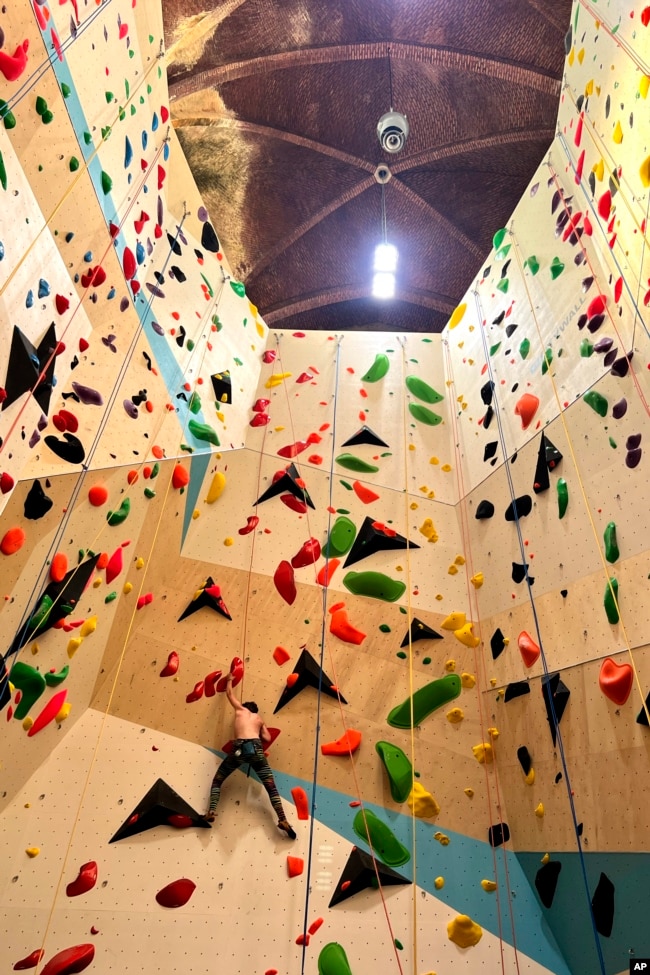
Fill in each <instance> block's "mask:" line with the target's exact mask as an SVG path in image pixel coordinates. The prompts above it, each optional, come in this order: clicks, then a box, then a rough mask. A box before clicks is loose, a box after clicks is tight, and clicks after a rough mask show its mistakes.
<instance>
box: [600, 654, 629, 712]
mask: <svg viewBox="0 0 650 975" xmlns="http://www.w3.org/2000/svg"><path fill="white" fill-rule="evenodd" d="M598 683H599V685H600V689H601V691H602V692H603V694H604V695H605V697H608V698H609V700H610V701H613V702H614V704H618V705H619V707H622V705H623V704H625V702H626V701H627V699H628V697H629V696H630V691H631V690H632V684H633V683H634V671H633V670H632V667H631V665H630V664H617V663H616V661H615V660H612V658H611V657H606V658H605V660H603V663H602V666H601V668H600V674H599V675H598Z"/></svg>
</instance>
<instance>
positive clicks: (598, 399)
mask: <svg viewBox="0 0 650 975" xmlns="http://www.w3.org/2000/svg"><path fill="white" fill-rule="evenodd" d="M582 398H583V400H584V401H585V403H586V404H587V406H590V407H591V408H592V410H595V411H596V413H597V414H598V416H607V410H608V408H609V403H608V402H607V399H606V397H605V396H603V394H602V393H597V392H596V390H595V389H590V390H589V391H588V392H586V393H585V395H584V396H583V397H582Z"/></svg>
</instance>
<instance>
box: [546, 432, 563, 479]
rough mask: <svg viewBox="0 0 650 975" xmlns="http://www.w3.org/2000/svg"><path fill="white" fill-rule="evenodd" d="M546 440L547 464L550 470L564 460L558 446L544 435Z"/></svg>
mask: <svg viewBox="0 0 650 975" xmlns="http://www.w3.org/2000/svg"><path fill="white" fill-rule="evenodd" d="M544 440H545V442H546V466H547V467H548V469H549V471H553V470H555V468H556V467H557V465H558V464H559V463H560V461H561V460H562V454H561V453H560V451H559V450H558V449H557V447H556V446H555V445H554V444H552V443H551V441H550V440H549V439H548V437H544Z"/></svg>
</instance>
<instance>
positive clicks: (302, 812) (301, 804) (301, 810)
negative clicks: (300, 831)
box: [291, 785, 309, 820]
mask: <svg viewBox="0 0 650 975" xmlns="http://www.w3.org/2000/svg"><path fill="white" fill-rule="evenodd" d="M291 798H292V799H293V802H294V805H295V807H296V815H297V817H298V819H301V820H307V819H309V801H308V799H307V793H306V792H305V790H304V789H303V788H302V786H299V785H297V786H295V787H294V788H293V789H292V790H291Z"/></svg>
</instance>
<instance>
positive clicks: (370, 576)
mask: <svg viewBox="0 0 650 975" xmlns="http://www.w3.org/2000/svg"><path fill="white" fill-rule="evenodd" d="M343 585H344V586H345V588H346V589H349V590H350V592H351V593H353V594H354V595H355V596H371V597H372V598H373V599H383V600H384V602H387V603H394V602H396V601H397V600H398V599H401V597H402V596H403V595H404V592H405V591H406V583H405V582H400V581H399V579H391V578H390V576H386V575H384V573H383V572H348V574H347V575H345V576H343Z"/></svg>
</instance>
